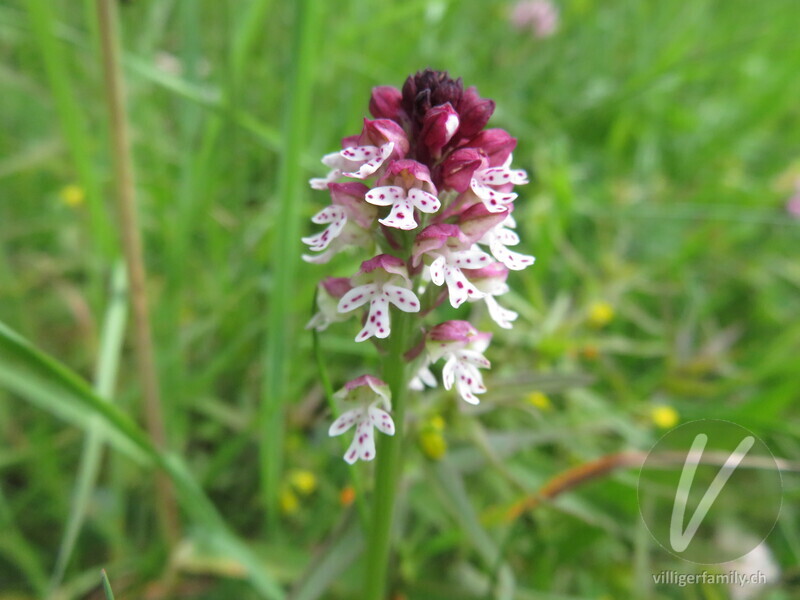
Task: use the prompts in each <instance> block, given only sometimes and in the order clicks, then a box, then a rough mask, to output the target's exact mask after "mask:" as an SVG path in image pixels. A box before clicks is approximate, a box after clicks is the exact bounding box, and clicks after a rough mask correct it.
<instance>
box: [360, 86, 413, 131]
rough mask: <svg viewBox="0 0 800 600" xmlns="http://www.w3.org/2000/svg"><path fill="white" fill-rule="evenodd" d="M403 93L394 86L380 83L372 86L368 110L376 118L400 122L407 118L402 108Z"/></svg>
mask: <svg viewBox="0 0 800 600" xmlns="http://www.w3.org/2000/svg"><path fill="white" fill-rule="evenodd" d="M402 103H403V95H402V94H401V93H400V90H398V89H397V88H396V87H392V86H390V85H381V86H378V87H374V88H372V96H371V97H370V99H369V112H370V113H371V114H372V116H373V117H375V118H376V119H391V120H392V121H395V122H397V123H402V122H403V121H405V120H407V119H408V116H407V115H406V112H405V111H404V110H403V106H402Z"/></svg>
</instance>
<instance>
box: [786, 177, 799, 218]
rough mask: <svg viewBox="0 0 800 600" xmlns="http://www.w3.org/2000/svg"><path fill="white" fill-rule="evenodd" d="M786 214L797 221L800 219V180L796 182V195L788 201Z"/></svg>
mask: <svg viewBox="0 0 800 600" xmlns="http://www.w3.org/2000/svg"><path fill="white" fill-rule="evenodd" d="M786 212H788V213H789V216H791V217H794V218H795V219H800V179H798V180H797V181H795V184H794V193H793V194H792V195H791V196H790V197H789V199H788V200H787V201H786Z"/></svg>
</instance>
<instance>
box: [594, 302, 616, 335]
mask: <svg viewBox="0 0 800 600" xmlns="http://www.w3.org/2000/svg"><path fill="white" fill-rule="evenodd" d="M613 318H614V307H613V306H611V305H610V304H609V303H608V302H603V301H599V302H593V303H592V304H591V306H589V324H590V325H591V326H592V327H597V328H600V327H605V326H606V325H608V324H609V323H610V322H611V320H612V319H613Z"/></svg>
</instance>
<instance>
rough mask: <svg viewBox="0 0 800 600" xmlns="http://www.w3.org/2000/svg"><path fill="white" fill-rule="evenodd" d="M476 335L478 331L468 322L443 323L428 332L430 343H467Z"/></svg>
mask: <svg viewBox="0 0 800 600" xmlns="http://www.w3.org/2000/svg"><path fill="white" fill-rule="evenodd" d="M476 335H478V330H477V329H475V328H474V327H473V326H472V323H470V322H469V321H445V322H444V323H439V324H438V325H436V326H435V327H433V328H432V329H431V330H430V331H429V332H428V340H430V341H432V342H469V341H470V340H471V339H472V338H474V337H475V336H476Z"/></svg>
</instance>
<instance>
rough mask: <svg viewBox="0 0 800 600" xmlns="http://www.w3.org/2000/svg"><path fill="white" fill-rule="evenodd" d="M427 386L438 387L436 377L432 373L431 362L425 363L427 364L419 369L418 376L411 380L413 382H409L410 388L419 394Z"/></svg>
mask: <svg viewBox="0 0 800 600" xmlns="http://www.w3.org/2000/svg"><path fill="white" fill-rule="evenodd" d="M426 386H427V387H430V388H435V387H436V377H435V376H434V374H433V373H432V372H431V369H430V362H428V361H425V363H424V364H422V366H420V367H419V368H418V369H417V372H416V374H415V375H414V376H413V377H412V378H411V381H409V382H408V388H409V389H411V390H415V391H417V392H421V391H422V390H424V389H425V387H426Z"/></svg>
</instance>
